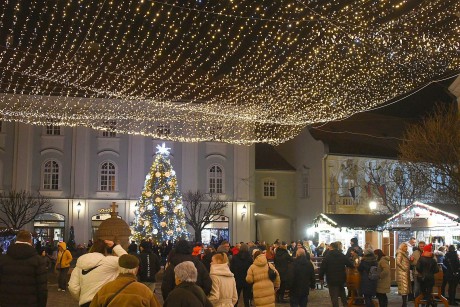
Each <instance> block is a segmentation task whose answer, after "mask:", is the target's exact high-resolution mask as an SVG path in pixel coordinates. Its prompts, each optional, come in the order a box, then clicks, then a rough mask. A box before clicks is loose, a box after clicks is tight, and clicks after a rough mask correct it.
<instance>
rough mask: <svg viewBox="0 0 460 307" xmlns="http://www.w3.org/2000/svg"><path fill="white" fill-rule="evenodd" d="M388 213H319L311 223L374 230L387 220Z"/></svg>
mask: <svg viewBox="0 0 460 307" xmlns="http://www.w3.org/2000/svg"><path fill="white" fill-rule="evenodd" d="M389 217H390V215H387V214H329V213H321V214H320V215H318V216H317V217H316V218H315V219H314V221H313V223H314V224H318V223H319V222H321V221H324V222H326V223H327V224H329V225H331V226H333V227H337V228H353V229H363V230H375V229H377V228H378V226H379V225H381V224H382V222H383V221H385V220H387V219H388V218H389Z"/></svg>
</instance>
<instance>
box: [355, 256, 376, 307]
mask: <svg viewBox="0 0 460 307" xmlns="http://www.w3.org/2000/svg"><path fill="white" fill-rule="evenodd" d="M373 266H374V267H377V266H378V263H377V258H376V257H375V255H374V251H373V250H372V249H371V248H366V249H365V250H364V252H363V257H362V258H361V262H360V263H359V266H358V272H359V273H360V275H361V283H360V290H361V291H360V292H361V293H362V294H363V296H364V302H365V304H366V307H373V306H374V304H373V303H372V297H373V296H375V294H376V291H377V280H371V279H370V278H369V272H370V271H371V267H373Z"/></svg>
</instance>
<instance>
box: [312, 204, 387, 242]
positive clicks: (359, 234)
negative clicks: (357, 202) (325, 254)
mask: <svg viewBox="0 0 460 307" xmlns="http://www.w3.org/2000/svg"><path fill="white" fill-rule="evenodd" d="M388 218H389V215H378V214H374V215H370V214H326V213H321V214H320V215H318V216H317V217H316V218H315V219H314V220H313V225H314V226H313V227H312V228H311V229H309V232H310V233H315V237H317V238H318V242H320V243H321V242H325V243H331V242H336V241H340V242H342V246H343V248H344V249H345V250H346V248H347V247H348V246H349V245H350V239H351V238H358V244H359V246H361V247H364V245H365V243H371V244H372V246H373V247H374V248H379V247H380V246H381V245H382V242H381V236H380V235H379V233H378V232H375V230H376V228H377V227H378V226H379V225H380V224H381V223H382V222H383V221H384V220H387V219H388Z"/></svg>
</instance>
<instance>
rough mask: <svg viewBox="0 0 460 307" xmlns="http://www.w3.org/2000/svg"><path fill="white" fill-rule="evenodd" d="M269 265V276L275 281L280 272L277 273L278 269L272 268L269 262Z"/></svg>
mask: <svg viewBox="0 0 460 307" xmlns="http://www.w3.org/2000/svg"><path fill="white" fill-rule="evenodd" d="M267 266H268V278H270V280H271V281H273V282H274V281H275V280H276V276H278V274H277V273H276V271H275V270H274V269H272V268H271V267H270V265H269V264H268V263H267Z"/></svg>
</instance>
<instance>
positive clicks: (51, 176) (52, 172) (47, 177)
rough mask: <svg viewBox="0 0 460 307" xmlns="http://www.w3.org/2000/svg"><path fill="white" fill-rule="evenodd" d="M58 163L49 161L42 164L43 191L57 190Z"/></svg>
mask: <svg viewBox="0 0 460 307" xmlns="http://www.w3.org/2000/svg"><path fill="white" fill-rule="evenodd" d="M59 172H60V166H59V163H58V162H56V161H54V160H51V161H46V162H45V164H43V190H59V175H60V173H59Z"/></svg>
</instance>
